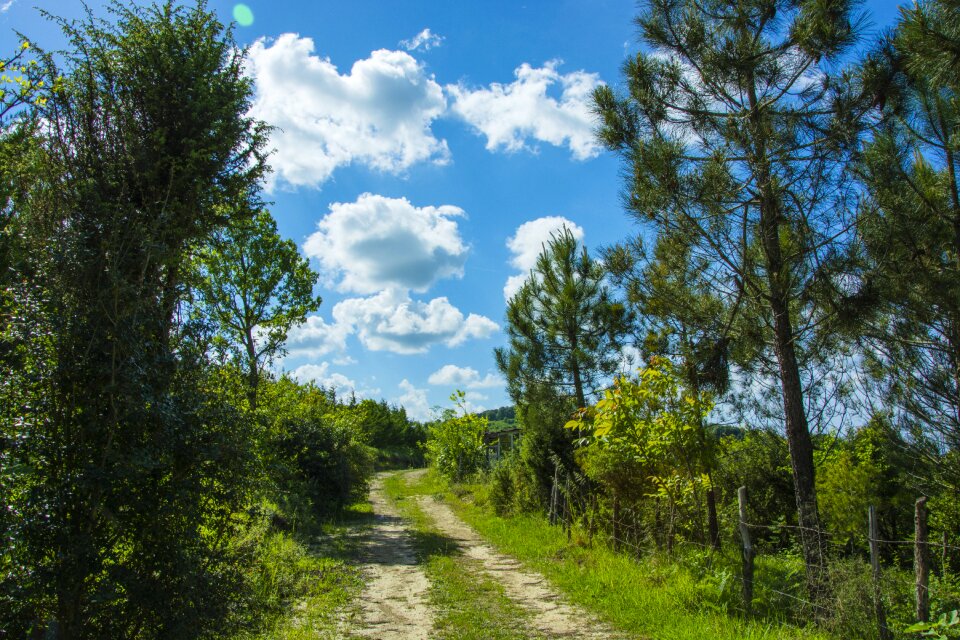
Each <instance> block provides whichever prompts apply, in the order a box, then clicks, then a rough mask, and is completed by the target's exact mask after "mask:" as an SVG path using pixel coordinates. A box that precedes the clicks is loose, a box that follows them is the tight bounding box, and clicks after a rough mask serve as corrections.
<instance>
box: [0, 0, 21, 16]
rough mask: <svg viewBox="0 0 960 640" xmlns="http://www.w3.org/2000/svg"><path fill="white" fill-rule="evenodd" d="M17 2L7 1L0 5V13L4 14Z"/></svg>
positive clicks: (13, 0)
mask: <svg viewBox="0 0 960 640" xmlns="http://www.w3.org/2000/svg"><path fill="white" fill-rule="evenodd" d="M16 1H17V0H7V1H6V2H4V3H3V4H2V5H0V13H6V12H7V11H9V10H10V7H12V6H13V5H14V3H15V2H16Z"/></svg>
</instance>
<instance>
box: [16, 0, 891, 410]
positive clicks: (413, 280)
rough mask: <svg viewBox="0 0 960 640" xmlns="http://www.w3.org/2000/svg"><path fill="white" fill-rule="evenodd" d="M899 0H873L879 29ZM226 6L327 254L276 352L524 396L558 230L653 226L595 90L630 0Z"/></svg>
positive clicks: (493, 395)
mask: <svg viewBox="0 0 960 640" xmlns="http://www.w3.org/2000/svg"><path fill="white" fill-rule="evenodd" d="M88 4H89V6H90V7H91V8H92V10H93V11H94V13H95V14H98V15H99V14H101V13H103V11H102V6H103V4H104V3H103V2H102V1H101V0H93V1H90V2H88ZM897 5H898V3H896V2H894V1H893V0H886V1H885V0H871V1H870V2H867V3H866V4H864V5H863V10H864V12H865V13H866V14H867V15H868V16H869V20H870V24H869V26H868V29H867V36H866V41H867V42H869V41H871V40H875V39H876V37H877V34H879V33H880V31H881V30H882V29H884V28H887V27H889V26H890V25H892V24H893V23H894V21H895V19H896V16H897ZM208 6H209V8H210V9H211V10H213V11H215V12H216V13H217V14H218V15H219V16H220V19H221V20H222V21H223V22H230V21H234V20H236V21H237V22H238V24H237V26H236V31H235V38H236V39H237V41H238V43H239V44H241V45H242V46H245V47H248V56H249V58H248V66H247V73H248V74H250V76H251V77H252V78H253V80H254V86H255V88H256V89H255V91H256V93H255V96H254V99H253V109H252V113H253V115H254V116H256V117H257V118H260V119H262V120H264V121H266V122H267V123H268V124H270V125H272V126H274V127H275V129H274V133H273V134H272V137H271V141H270V142H271V145H270V146H271V148H272V149H273V154H272V156H271V158H270V164H271V166H272V169H273V172H272V174H271V175H270V178H269V180H268V182H267V183H266V184H265V185H264V188H265V198H266V200H268V201H270V202H271V205H270V207H269V208H270V211H271V212H272V213H273V215H274V217H275V218H276V220H277V224H278V227H279V230H280V233H281V234H282V235H283V236H285V237H287V238H290V239H292V240H294V241H295V242H296V243H297V245H298V246H299V247H300V250H301V252H302V253H303V255H304V256H306V257H307V258H309V260H310V262H311V265H312V267H313V268H314V269H315V270H317V271H318V272H319V273H320V279H319V281H318V284H317V293H318V294H319V295H320V296H322V298H323V303H322V305H321V306H320V308H319V310H318V311H317V313H315V314H311V315H310V317H308V319H307V322H306V323H305V324H304V325H302V326H301V327H298V328H296V329H294V330H293V331H291V333H290V336H289V340H288V343H287V348H288V354H287V355H286V357H284V358H283V359H281V360H279V361H278V362H277V363H276V364H275V367H276V370H277V371H278V372H279V371H286V372H289V373H290V374H291V375H292V376H294V377H295V378H297V379H299V380H301V381H308V380H313V381H315V382H317V383H318V384H322V385H324V386H327V387H334V388H335V389H337V392H338V393H339V394H347V395H349V394H350V393H351V392H353V393H355V394H356V395H357V397H364V398H373V399H380V398H383V399H386V400H387V401H388V402H390V403H392V404H397V405H402V406H404V407H405V408H406V409H407V412H408V414H409V415H410V417H412V418H414V419H418V420H426V419H430V418H431V417H433V416H434V412H435V411H436V408H437V407H441V408H442V407H447V406H449V405H450V401H449V396H450V394H451V393H452V392H453V391H454V390H455V389H462V390H463V391H465V392H466V393H467V401H468V405H469V408H471V409H474V410H482V409H493V408H497V407H500V406H504V405H507V404H510V399H509V396H508V395H507V393H506V390H505V386H504V382H503V379H502V377H501V376H500V374H499V373H498V371H497V369H496V365H495V363H494V359H493V350H494V348H496V347H500V346H504V345H505V344H506V335H505V332H504V313H505V308H506V299H507V297H508V296H509V295H510V293H511V292H513V291H515V290H516V289H517V288H518V287H519V286H520V284H521V283H522V281H523V278H524V277H525V275H526V274H527V273H528V271H529V269H530V268H531V267H532V266H533V262H534V260H535V259H536V256H537V254H538V253H539V251H540V249H541V246H542V243H543V242H545V241H546V240H548V239H549V237H550V234H551V233H552V232H555V231H556V230H558V229H559V228H562V227H563V226H566V227H568V228H569V229H570V230H571V231H573V233H574V234H575V235H576V236H577V237H578V238H579V239H580V240H581V241H583V242H584V243H585V244H586V246H587V247H588V248H589V249H590V250H591V251H596V250H597V249H598V248H600V247H603V246H608V245H611V244H613V243H616V242H618V241H621V240H623V239H624V238H626V237H628V236H630V235H631V234H634V233H636V231H637V230H636V227H634V226H633V224H632V223H631V222H630V220H629V219H628V218H627V216H626V215H625V213H624V211H623V207H622V205H621V200H620V191H621V173H622V168H621V166H620V164H619V161H618V160H617V159H616V158H615V157H614V156H613V155H612V154H611V153H609V152H607V151H604V150H603V149H601V148H600V147H599V145H598V144H597V143H596V142H595V141H594V137H593V131H594V128H595V122H594V121H593V118H592V116H591V114H590V110H589V101H590V94H591V92H592V90H593V89H594V88H595V87H596V86H598V85H599V84H601V83H604V84H610V85H613V86H617V85H618V84H619V83H620V81H621V76H620V66H621V64H622V62H623V60H624V59H625V57H626V56H628V55H631V54H635V53H636V52H637V51H638V48H639V46H640V45H639V44H638V42H637V38H636V31H635V28H634V25H633V22H632V20H633V18H634V16H635V15H636V13H637V4H636V3H635V2H634V0H553V1H545V0H544V1H534V0H529V1H527V2H522V1H511V2H507V1H501V0H483V1H480V0H470V1H467V0H464V1H458V2H451V1H450V0H410V1H405V2H399V1H392V2H384V1H383V0H352V1H350V2H344V1H341V2H328V1H324V0H246V2H244V3H242V5H240V3H236V2H233V1H227V0H210V2H209V3H208ZM38 8H40V9H44V10H47V11H49V12H51V13H54V14H56V15H60V16H64V17H68V18H73V17H79V16H80V15H81V12H82V6H81V4H80V2H79V0H0V51H12V50H13V49H14V48H15V46H16V44H17V42H18V37H17V35H16V33H15V32H21V33H23V34H24V35H26V36H27V37H29V38H30V39H31V40H32V41H34V42H36V43H37V44H38V45H40V46H41V47H43V48H45V49H47V50H55V49H57V48H58V47H60V46H62V45H63V40H62V37H61V36H60V34H59V33H58V31H57V29H56V28H54V27H53V25H51V24H50V23H49V22H47V21H45V20H44V19H43V18H42V17H41V16H40V15H39V12H38V10H37V9H38Z"/></svg>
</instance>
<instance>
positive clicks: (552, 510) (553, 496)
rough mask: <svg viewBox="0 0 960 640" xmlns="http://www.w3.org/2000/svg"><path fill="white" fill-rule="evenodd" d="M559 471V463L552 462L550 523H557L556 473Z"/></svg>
mask: <svg viewBox="0 0 960 640" xmlns="http://www.w3.org/2000/svg"><path fill="white" fill-rule="evenodd" d="M559 473H560V463H558V462H556V461H554V463H553V485H551V487H550V524H557V475H558V474H559Z"/></svg>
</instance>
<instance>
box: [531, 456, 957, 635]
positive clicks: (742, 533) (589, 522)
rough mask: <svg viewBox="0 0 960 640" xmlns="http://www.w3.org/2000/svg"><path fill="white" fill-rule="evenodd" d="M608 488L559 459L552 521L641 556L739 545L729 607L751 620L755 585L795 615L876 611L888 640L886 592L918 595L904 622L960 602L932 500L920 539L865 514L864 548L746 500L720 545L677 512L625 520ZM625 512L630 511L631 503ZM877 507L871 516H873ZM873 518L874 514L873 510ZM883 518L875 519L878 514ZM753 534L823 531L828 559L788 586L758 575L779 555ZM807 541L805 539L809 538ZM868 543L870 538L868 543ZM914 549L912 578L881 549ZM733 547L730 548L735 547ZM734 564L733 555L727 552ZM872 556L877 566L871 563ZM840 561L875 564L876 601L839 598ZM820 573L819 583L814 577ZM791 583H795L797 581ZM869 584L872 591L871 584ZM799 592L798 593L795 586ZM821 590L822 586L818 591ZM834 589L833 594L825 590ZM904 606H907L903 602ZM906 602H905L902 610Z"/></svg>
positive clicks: (712, 552)
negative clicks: (835, 584)
mask: <svg viewBox="0 0 960 640" xmlns="http://www.w3.org/2000/svg"><path fill="white" fill-rule="evenodd" d="M741 491H742V493H741V500H742V499H744V496H745V495H746V491H745V489H742V490H741ZM601 493H602V491H601V490H600V488H599V487H598V486H597V485H596V484H595V483H593V482H592V481H590V480H588V479H587V478H585V477H584V476H583V475H582V474H580V473H578V472H575V471H574V472H571V471H568V470H566V469H563V468H562V465H560V464H559V461H558V463H557V465H556V472H555V475H554V479H553V485H552V490H551V497H550V519H551V522H552V523H554V524H558V525H562V526H563V527H565V529H566V531H567V536H568V538H572V535H573V530H574V528H577V529H578V530H580V533H586V535H587V536H588V541H589V543H590V544H592V543H593V539H594V537H595V536H596V535H597V534H601V535H602V536H603V537H604V538H605V539H606V540H607V541H608V543H609V544H610V545H611V546H612V547H613V549H614V550H616V551H621V552H626V553H628V554H629V555H631V556H633V557H635V558H642V557H646V556H649V555H650V554H652V553H655V552H657V551H662V550H664V549H666V551H667V552H668V553H672V552H673V551H674V547H676V546H682V547H690V548H694V549H697V550H698V551H700V552H701V553H702V555H704V556H705V557H706V558H707V562H708V564H709V563H711V562H713V560H714V559H715V558H717V557H719V556H721V554H719V553H718V552H719V548H720V545H719V543H720V542H721V541H722V542H724V543H727V544H729V543H731V542H734V543H735V544H736V548H738V550H739V552H740V556H741V560H742V568H741V570H740V571H739V572H736V571H725V572H724V573H723V576H724V579H725V580H727V579H733V580H734V581H735V584H739V586H740V587H741V588H740V592H741V597H740V598H739V600H736V599H730V600H728V601H727V602H726V603H725V606H726V607H727V608H729V609H732V610H733V611H736V612H739V613H741V614H742V615H744V616H745V617H751V616H752V615H753V614H754V608H753V606H752V604H753V603H752V599H753V597H754V589H755V588H758V589H760V591H761V592H762V594H763V596H764V598H767V599H769V597H770V596H776V597H777V598H780V599H782V603H791V606H792V607H793V609H792V611H791V613H792V617H793V618H794V619H795V620H798V621H804V620H807V619H808V618H806V617H805V616H807V615H808V614H810V613H812V614H813V616H814V619H815V620H821V619H824V618H827V617H829V616H831V615H835V614H836V610H837V609H838V605H842V607H843V608H847V609H849V608H851V607H853V608H856V607H859V608H860V609H861V612H860V616H861V617H864V616H869V617H870V618H872V619H873V620H874V621H875V624H876V627H875V628H876V631H877V637H879V638H881V640H887V639H889V638H892V632H891V629H890V626H889V625H888V623H887V621H886V615H885V609H886V606H887V600H889V599H891V597H890V596H889V595H885V593H890V592H895V593H898V594H901V595H902V594H905V593H908V592H911V591H912V592H913V596H914V605H915V606H913V614H914V615H913V618H912V619H911V620H906V621H904V620H899V621H898V622H899V623H900V625H901V626H905V625H907V624H911V623H913V622H918V621H919V622H926V621H928V620H929V619H930V600H931V598H935V599H937V601H938V602H939V603H940V604H941V605H942V604H943V603H953V606H954V607H960V586H958V585H960V581H957V580H950V579H948V578H949V577H951V576H950V573H951V572H950V563H951V560H955V558H954V555H955V554H956V552H958V551H960V546H958V545H955V544H952V543H949V542H948V533H947V532H939V533H940V534H941V536H940V539H939V540H931V539H930V535H929V532H928V531H927V513H926V510H925V502H926V499H925V498H921V499H919V500H918V501H917V504H916V514H915V516H916V517H915V522H916V527H915V532H914V537H913V538H912V539H905V540H890V539H886V538H881V537H880V536H879V535H878V534H877V533H876V530H875V529H874V528H872V527H873V525H875V522H873V523H872V524H871V523H868V522H867V519H866V518H865V522H864V525H865V526H864V534H865V536H864V538H865V540H866V543H867V544H866V547H867V548H860V547H859V546H858V545H857V543H855V542H854V541H853V540H852V539H851V536H850V534H849V533H840V532H832V531H827V530H825V529H823V528H814V527H807V526H802V525H795V524H786V523H777V524H763V523H758V522H749V521H747V520H746V518H745V517H743V514H744V513H745V512H746V505H745V504H742V505H741V518H740V520H739V522H738V523H737V525H738V534H737V535H730V533H727V535H726V536H723V537H722V538H721V539H720V540H718V544H713V543H711V542H710V541H709V540H696V539H691V537H689V536H687V537H683V536H682V535H680V533H679V531H678V527H677V524H678V523H677V521H676V519H675V518H676V514H675V513H673V512H671V513H670V515H669V516H668V517H667V518H666V519H665V521H663V522H660V523H659V527H660V529H659V530H656V527H651V526H650V525H649V523H643V522H641V521H642V517H639V516H638V514H635V513H634V514H628V516H629V517H626V518H625V517H623V515H622V514H621V513H620V512H621V509H620V508H619V505H618V504H617V500H616V498H615V497H613V498H612V499H611V501H612V503H613V504H612V506H611V505H607V507H608V508H607V509H601V508H600V495H601ZM624 511H628V512H629V511H630V509H629V508H627V509H624ZM872 511H873V510H872V508H871V514H872ZM865 515H866V514H865ZM871 517H872V518H875V516H872V515H871ZM751 531H756V532H764V533H773V534H784V533H786V534H789V535H791V536H793V537H794V540H793V542H794V543H796V542H797V540H796V538H801V539H802V537H803V536H804V535H812V536H816V538H815V540H814V542H815V543H816V544H818V545H819V546H820V548H821V549H824V550H826V552H827V555H826V557H824V556H822V555H821V557H820V559H819V562H810V563H806V564H805V566H804V571H801V572H798V573H796V574H793V575H792V576H791V578H792V580H793V584H788V585H787V586H786V587H784V585H783V584H782V583H783V582H784V579H783V577H782V576H774V577H772V578H768V577H767V576H765V575H763V574H764V573H766V572H768V571H769V570H767V569H765V571H764V572H761V575H760V576H759V577H757V576H756V575H755V574H754V565H755V562H756V560H757V558H758V556H767V557H772V556H775V555H776V554H769V553H759V552H758V549H757V547H756V546H755V545H754V544H751V542H752V541H751V539H750V538H751V535H750V532H751ZM801 544H802V543H801ZM861 544H862V543H861ZM905 546H910V547H913V548H914V554H913V561H912V564H911V567H910V568H912V569H913V576H912V577H909V578H908V577H906V574H907V568H906V567H904V566H902V564H900V565H898V564H884V563H881V562H880V560H879V557H880V552H881V551H882V550H883V549H884V548H888V547H905ZM728 550H729V547H728ZM933 554H937V557H938V558H939V563H938V564H939V566H938V567H937V570H938V572H937V573H935V574H934V577H935V578H936V581H934V582H931V580H930V575H931V556H932V555H933ZM724 557H725V558H726V561H727V562H728V563H729V560H730V555H729V553H727V554H726V556H724ZM867 557H869V558H870V563H869V564H868V563H866V562H864V559H865V558H867ZM840 560H847V561H848V562H852V563H860V564H859V565H857V566H862V571H863V572H864V573H865V572H866V571H867V569H868V568H870V566H871V565H872V568H873V571H872V587H873V589H872V593H870V595H871V596H872V597H870V598H869V600H870V601H869V602H866V601H857V602H854V603H849V602H848V603H843V602H839V601H838V600H837V598H838V597H842V595H836V594H833V595H829V594H831V587H832V585H831V580H833V575H832V571H833V570H834V569H835V567H836V564H837V562H838V561H840ZM723 568H724V569H729V564H725V565H723ZM811 576H813V582H811ZM816 576H820V578H819V580H821V581H822V584H820V585H819V587H818V585H817V584H816V580H817V579H818V578H817V577H816ZM787 582H790V581H789V580H788V581H787ZM860 587H861V589H862V590H864V592H866V591H867V590H866V588H865V587H864V585H862V584H861V585H860ZM790 588H792V589H795V590H793V592H791V590H788V589H790ZM818 588H819V589H821V591H819V592H818V591H817V589H818ZM824 594H828V595H826V596H825V595H824ZM901 604H902V603H901ZM902 608H903V607H902V606H901V609H902Z"/></svg>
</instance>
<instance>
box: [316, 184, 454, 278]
mask: <svg viewBox="0 0 960 640" xmlns="http://www.w3.org/2000/svg"><path fill="white" fill-rule="evenodd" d="M463 215H464V213H463V210H462V209H460V208H458V207H454V206H452V205H441V206H439V207H429V206H428V207H415V206H413V205H412V204H410V201H409V200H407V199H406V198H387V197H384V196H380V195H374V194H370V193H365V194H363V195H361V196H360V197H359V198H357V201H356V202H347V203H343V202H337V203H334V204H332V205H330V213H328V214H327V215H326V216H325V217H324V218H323V219H322V220H321V221H320V223H319V224H318V225H317V227H318V229H317V231H316V232H315V233H313V234H312V235H311V236H310V237H309V238H307V241H306V242H305V243H304V245H303V250H304V252H305V253H306V254H307V255H308V256H311V257H314V258H316V259H317V260H319V261H320V264H321V266H322V268H323V270H324V271H325V272H326V275H327V276H328V277H329V278H330V279H331V281H332V280H335V279H337V278H339V282H338V283H337V288H338V289H339V290H341V291H353V292H356V293H374V292H376V291H381V290H383V289H385V288H387V287H398V288H403V289H412V290H414V291H419V292H423V291H426V290H427V289H429V288H430V286H431V285H433V284H434V283H435V282H436V281H437V280H439V279H441V278H449V277H461V276H463V266H464V263H465V262H466V259H467V251H468V248H467V246H466V245H465V244H464V243H463V240H462V239H461V237H460V230H459V227H458V226H457V222H456V220H455V218H457V217H460V216H463Z"/></svg>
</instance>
